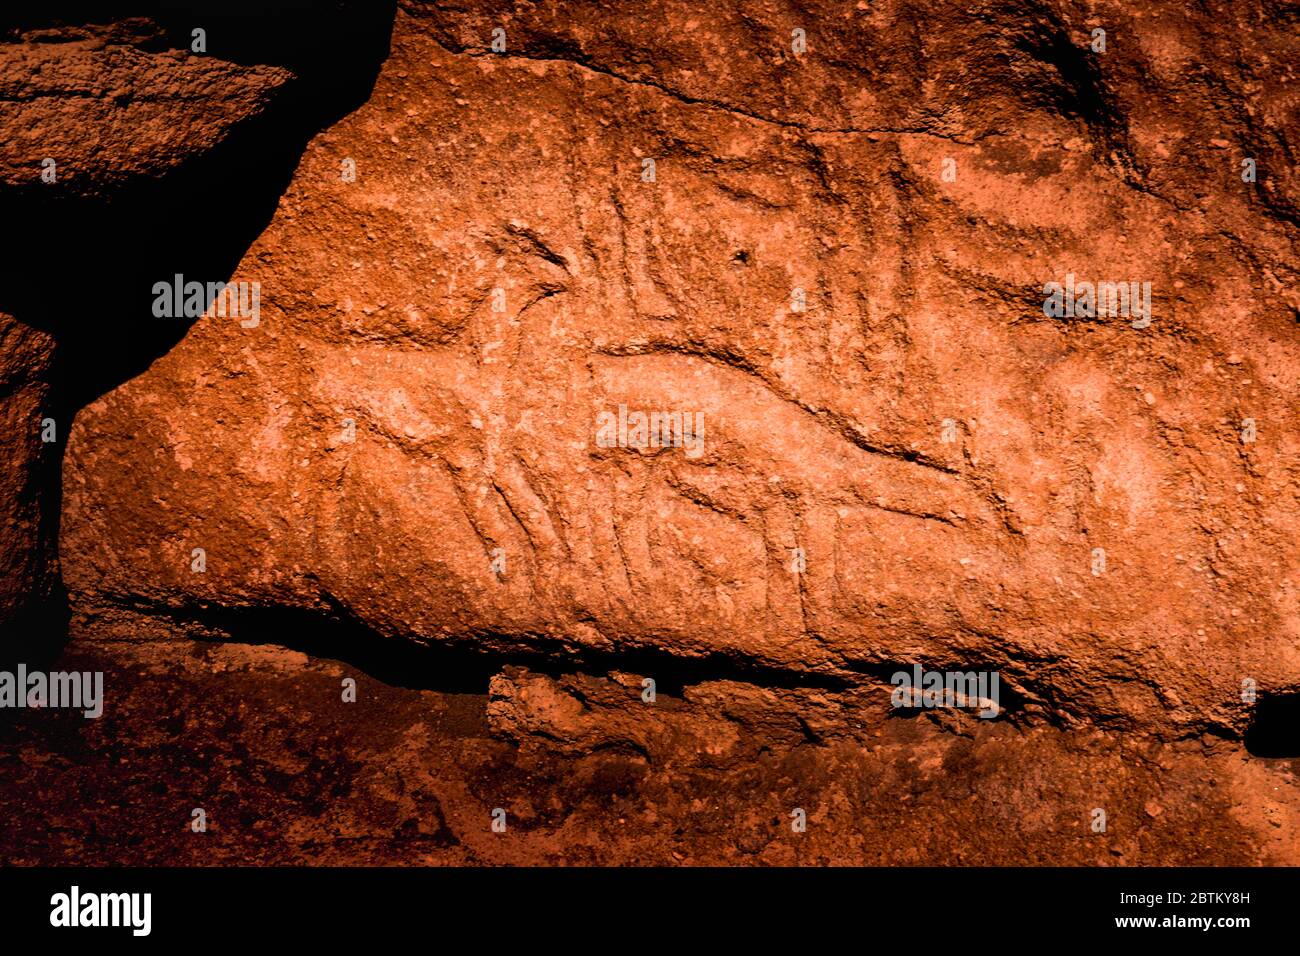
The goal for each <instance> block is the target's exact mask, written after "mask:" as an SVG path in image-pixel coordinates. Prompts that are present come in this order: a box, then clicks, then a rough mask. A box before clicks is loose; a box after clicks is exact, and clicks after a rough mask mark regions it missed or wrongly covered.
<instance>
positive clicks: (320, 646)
mask: <svg viewBox="0 0 1300 956" xmlns="http://www.w3.org/2000/svg"><path fill="white" fill-rule="evenodd" d="M148 613H149V614H151V615H155V616H162V615H167V616H168V617H169V618H170V619H171V620H172V621H174V622H175V623H177V624H178V625H181V626H182V627H184V629H185V630H186V631H187V632H192V633H196V634H197V633H201V632H203V631H207V632H208V633H210V634H212V635H213V638H212V639H213V640H230V641H235V642H238V643H241V644H267V645H275V646H278V647H286V648H288V649H290V650H294V651H300V652H302V653H304V654H307V655H309V656H310V657H313V658H326V659H329V660H334V661H339V662H341V663H345V664H349V665H351V666H352V667H355V668H356V669H357V670H359V671H362V672H364V673H366V674H368V675H370V676H371V677H374V678H375V679H377V680H380V681H383V682H384V683H385V684H388V685H390V686H393V687H404V688H407V689H410V690H435V691H441V692H444V693H454V694H485V693H487V689H488V681H489V680H490V679H491V678H492V677H493V676H494V675H496V674H499V673H500V672H501V670H502V668H503V667H506V666H508V665H515V666H519V667H526V668H528V669H529V670H532V671H536V672H537V673H541V674H547V675H550V676H552V677H559V676H562V675H565V674H578V673H581V674H592V675H597V676H605V675H608V674H609V673H610V672H612V671H620V672H623V673H628V674H635V675H638V676H644V677H652V678H654V681H655V692H656V693H657V694H660V695H663V696H667V697H681V696H682V693H683V691H684V690H685V688H687V687H690V686H693V685H695V684H701V683H705V682H708V681H721V680H726V681H736V682H740V683H747V684H754V685H756V686H760V687H769V688H774V689H778V690H790V689H795V688H809V689H815V690H823V691H839V690H845V689H848V688H849V687H850V682H849V681H847V680H845V679H843V678H839V677H835V676H832V675H825V674H810V673H804V672H796V671H788V670H782V669H780V668H775V667H770V666H767V665H764V664H762V663H761V662H758V661H753V660H749V659H746V658H742V657H733V656H728V655H724V654H711V655H708V656H703V657H692V658H687V657H680V656H677V655H674V654H671V653H669V652H667V651H663V650H658V649H655V648H638V647H625V648H620V649H618V650H614V651H595V650H590V649H583V650H581V651H575V652H573V653H569V654H557V651H556V648H555V643H554V639H552V638H547V637H546V636H545V635H537V636H536V637H532V638H530V637H529V636H528V635H518V634H511V635H510V637H509V640H508V641H497V640H495V639H494V638H495V637H496V635H493V634H482V635H466V636H465V637H464V638H462V639H460V640H449V639H446V638H440V639H439V640H437V641H436V642H431V643H428V644H421V643H418V642H417V640H416V639H414V638H410V637H406V636H403V637H388V636H385V635H383V634H381V633H379V632H378V631H376V630H374V629H373V628H371V627H370V626H369V625H367V624H366V623H365V622H364V621H361V620H359V619H358V618H356V617H355V616H354V615H352V614H351V613H349V612H348V610H347V609H346V608H343V607H341V606H336V607H335V608H334V609H333V610H332V611H330V612H321V611H313V610H309V609H305V608H291V607H282V606H265V607H261V606H259V607H223V606H220V605H205V606H203V607H197V606H196V607H192V608H172V609H165V608H160V607H157V606H155V605H149V606H148ZM494 644H496V645H498V646H505V645H507V644H508V645H509V647H510V650H509V652H508V653H506V652H505V651H503V650H485V649H483V648H484V647H491V646H492V645H494ZM636 692H637V693H638V694H639V693H640V690H639V689H638V690H637V691H636Z"/></svg>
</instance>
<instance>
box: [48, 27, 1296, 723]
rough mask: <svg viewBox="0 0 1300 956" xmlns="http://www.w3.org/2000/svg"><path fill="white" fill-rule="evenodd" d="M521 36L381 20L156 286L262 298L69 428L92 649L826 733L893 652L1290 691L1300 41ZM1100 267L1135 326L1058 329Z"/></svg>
mask: <svg viewBox="0 0 1300 956" xmlns="http://www.w3.org/2000/svg"><path fill="white" fill-rule="evenodd" d="M963 6H964V7H965V8H964V9H963ZM508 10H509V5H505V4H501V5H499V9H498V8H497V7H495V6H494V5H492V4H482V5H478V6H477V7H476V8H474V9H465V8H460V7H451V8H445V7H441V8H435V7H434V6H432V5H429V6H426V5H423V4H403V6H402V8H401V9H399V11H398V14H397V17H396V20H395V22H394V24H393V35H392V50H391V55H390V56H389V57H388V58H387V60H386V61H385V62H384V64H383V67H382V70H381V72H380V74H379V77H378V79H377V81H376V83H375V87H374V90H373V92H372V93H371V95H370V96H369V99H368V101H367V102H366V103H365V104H364V105H363V106H361V107H360V108H358V109H357V110H356V111H355V112H353V113H351V114H350V115H348V116H347V117H346V118H344V119H342V120H341V121H339V122H338V123H336V124H334V125H332V126H330V127H329V128H328V129H325V130H324V131H323V132H321V133H320V134H319V135H317V136H316V137H315V138H314V139H312V140H311V142H310V144H309V145H308V146H307V148H306V150H305V152H304V153H303V155H302V157H301V161H300V163H299V165H298V167H297V170H296V172H295V173H294V174H293V178H292V182H291V183H290V185H289V186H288V188H287V190H286V191H285V192H284V194H283V196H282V197H281V198H280V201H279V205H278V208H277V210H276V212H275V214H274V216H273V217H272V219H271V221H270V223H269V225H268V226H267V227H266V229H265V231H264V232H263V233H262V234H261V235H260V236H259V237H258V238H257V239H256V241H255V242H253V244H252V246H251V247H250V248H249V249H248V250H247V253H246V254H245V255H244V257H243V259H242V261H241V262H240V263H239V265H238V267H237V268H236V269H235V270H234V273H233V275H187V276H185V277H184V278H185V280H187V281H200V282H207V281H212V280H227V279H228V280H229V281H231V282H235V283H245V284H246V285H244V286H242V287H241V288H243V289H244V290H245V292H246V294H247V293H248V292H249V291H252V290H254V289H255V291H256V294H257V297H258V298H257V299H256V302H257V304H258V309H257V311H256V313H254V312H252V311H245V312H241V313H239V314H227V315H225V316H222V315H218V314H216V309H215V308H213V309H210V310H209V313H208V314H207V315H205V316H204V317H203V318H201V319H200V320H199V321H197V322H196V323H195V324H194V325H193V327H192V328H191V329H190V330H189V331H188V333H187V334H186V335H185V336H184V338H183V340H182V341H180V343H179V344H178V345H177V346H176V347H175V348H174V349H172V350H171V351H170V352H168V353H167V354H166V355H164V356H162V357H161V358H159V359H158V360H157V361H156V362H154V364H153V365H152V366H151V367H150V368H149V369H148V370H147V371H146V372H145V373H144V374H141V375H139V376H138V377H136V378H133V379H132V380H130V381H128V382H126V383H125V384H122V385H121V386H120V387H118V388H115V389H113V390H112V391H110V392H109V393H108V394H106V395H104V396H103V397H102V398H99V399H98V400H96V401H94V402H93V403H91V404H90V405H89V406H87V407H86V408H85V409H84V410H83V411H82V412H81V413H80V414H79V415H78V416H77V419H76V423H75V426H74V429H73V434H72V437H71V439H70V443H69V447H68V451H67V460H66V462H65V469H64V496H65V502H64V511H63V531H62V539H61V543H60V548H61V556H62V563H63V573H64V579H65V582H66V584H67V587H68V588H69V591H70V593H71V600H72V607H73V610H74V612H75V613H76V615H77V617H78V620H79V621H80V623H81V626H82V627H84V628H85V629H87V630H93V631H96V632H99V633H108V634H122V635H129V634H135V633H140V632H141V629H143V630H145V631H149V632H151V633H203V632H211V631H218V632H220V631H228V630H229V628H228V627H227V626H226V625H225V624H224V623H222V622H224V621H229V620H233V619H237V615H238V613H239V612H240V611H242V610H244V609H253V608H266V607H283V608H296V609H305V610H309V611H319V612H321V614H323V615H329V616H332V617H335V618H340V617H341V618H345V619H347V620H349V621H351V622H353V623H354V624H356V625H357V626H358V627H359V628H361V629H364V630H366V631H369V632H374V633H377V634H379V635H382V636H385V637H391V638H400V639H405V640H411V641H416V642H421V643H428V644H435V643H438V644H443V643H454V644H458V645H461V646H467V647H473V648H476V649H480V650H486V651H491V652H495V653H501V654H505V655H510V654H528V655H540V656H542V657H552V658H556V659H561V660H563V659H569V660H576V661H583V660H589V661H603V662H613V663H615V664H617V663H618V662H619V661H620V660H623V659H636V660H641V661H650V662H657V665H655V664H652V665H649V666H647V667H643V668H641V669H640V670H639V671H638V672H639V673H653V671H654V666H662V667H665V668H671V667H673V666H677V665H678V664H680V663H681V662H692V663H693V664H695V665H699V664H703V665H708V666H712V667H714V668H715V669H716V670H717V671H718V676H719V678H720V679H721V678H736V679H740V680H742V681H743V680H745V679H746V678H747V677H748V678H752V679H753V680H755V681H757V682H760V683H763V682H766V683H769V684H776V685H798V684H799V683H800V682H805V681H811V682H812V684H813V685H814V686H818V687H820V688H821V693H820V698H821V701H822V705H824V707H825V708H827V713H829V714H830V716H829V717H828V718H827V719H826V720H825V721H824V723H825V724H826V726H828V727H835V726H842V727H846V728H847V727H849V726H851V724H852V723H853V721H854V720H855V719H857V717H858V716H860V715H861V714H863V713H868V712H871V711H873V710H874V709H875V708H877V707H878V708H880V709H881V711H883V710H884V709H885V708H886V707H887V704H888V695H887V690H888V687H887V686H886V685H885V684H884V679H885V678H886V677H887V676H888V675H889V674H890V673H892V672H893V671H894V670H896V669H898V667H899V666H900V665H910V664H911V663H913V662H916V663H921V664H924V665H926V666H930V667H935V668H959V669H963V670H966V669H986V670H996V671H998V672H1000V674H1001V677H1002V681H1003V685H1004V688H1005V694H1006V697H1007V701H1009V704H1008V706H1007V710H1008V712H1009V714H1010V715H1011V716H1012V717H1013V718H1015V719H1018V720H1025V721H1029V722H1033V721H1050V722H1056V723H1065V724H1071V723H1085V724H1086V723H1092V724H1098V725H1103V726H1107V725H1113V726H1117V727H1122V728H1125V729H1127V730H1130V731H1135V732H1140V733H1143V734H1150V735H1152V736H1156V737H1164V738H1176V737H1183V736H1189V735H1194V734H1200V733H1207V732H1208V733H1213V734H1223V735H1231V736H1236V735H1238V734H1240V733H1241V732H1242V731H1243V729H1244V728H1245V726H1246V723H1247V721H1248V719H1249V712H1250V708H1249V706H1248V704H1247V703H1244V702H1243V695H1242V688H1243V681H1247V680H1249V681H1253V682H1254V683H1255V685H1257V686H1258V688H1259V689H1260V690H1261V691H1262V692H1264V693H1267V694H1275V695H1276V694H1285V693H1294V692H1296V691H1300V558H1298V557H1297V553H1296V549H1295V547H1294V544H1295V540H1296V536H1297V532H1298V531H1300V510H1298V509H1297V495H1298V493H1300V467H1298V465H1297V462H1298V458H1297V455H1298V454H1300V419H1297V415H1296V411H1297V406H1296V399H1295V396H1296V394H1297V387H1298V386H1300V382H1298V381H1297V379H1298V377H1300V330H1298V329H1297V299H1296V292H1295V289H1296V285H1295V283H1296V278H1297V271H1296V267H1295V263H1296V261H1297V260H1296V255H1295V253H1296V244H1295V243H1296V237H1297V232H1296V229H1297V199H1298V198H1300V184H1297V180H1296V178H1295V173H1294V168H1295V161H1296V156H1295V149H1296V147H1295V143H1294V134H1295V130H1296V123H1297V98H1296V93H1295V88H1294V84H1293V83H1289V82H1288V81H1289V80H1290V78H1291V74H1292V72H1293V70H1294V62H1295V59H1296V57H1295V54H1296V48H1297V41H1296V30H1295V27H1296V23H1295V16H1294V12H1292V13H1291V14H1289V15H1288V14H1286V13H1285V12H1279V11H1275V10H1273V9H1272V8H1270V7H1267V6H1266V5H1254V4H1252V5H1247V6H1246V7H1240V6H1237V7H1234V8H1233V9H1232V11H1231V12H1230V13H1227V14H1221V13H1215V14H1213V15H1210V14H1208V13H1206V14H1196V15H1189V14H1188V13H1187V11H1185V10H1184V9H1183V8H1182V7H1181V6H1178V5H1173V4H1165V5H1159V4H1158V5H1155V6H1154V7H1152V8H1151V10H1150V12H1147V13H1143V14H1136V13H1132V12H1128V11H1126V10H1123V9H1121V8H1119V7H1110V6H1107V7H1087V8H1085V7H1084V6H1083V5H1074V4H1057V3H1029V4H1020V5H1012V6H1007V5H1005V4H996V5H990V6H988V7H987V8H980V9H973V8H970V7H969V5H960V4H946V3H940V4H937V5H936V4H927V5H926V6H925V7H924V8H923V9H921V8H915V7H913V6H911V5H908V4H893V3H878V4H871V5H867V4H858V5H856V6H855V5H852V4H814V5H813V6H811V7H810V6H803V7H801V8H799V9H798V10H795V9H787V8H784V7H781V6H777V5H767V6H762V7H758V8H755V9H753V10H747V11H746V12H745V13H743V14H742V13H741V12H739V11H738V10H733V9H723V10H711V11H709V13H708V15H705V14H703V13H700V12H699V11H698V8H696V7H695V6H694V5H691V4H685V3H665V4H662V5H657V6H656V7H655V9H654V11H653V15H651V14H650V13H649V12H647V11H644V10H642V9H641V8H635V10H633V8H626V7H624V6H620V5H610V6H609V7H605V6H602V5H599V4H583V3H570V4H563V5H558V6H552V7H550V8H548V11H549V12H547V11H542V10H530V11H528V12H526V13H513V14H512V13H509V12H508ZM1225 15H1226V16H1230V17H1234V18H1236V22H1235V23H1234V24H1233V25H1232V29H1226V28H1225V26H1224V24H1223V22H1222V19H1221V17H1222V16H1225ZM497 28H501V29H502V30H504V34H500V33H494V30H496V29H497ZM1096 29H1104V30H1105V34H1106V38H1105V49H1104V51H1102V50H1101V49H1099V48H1098V49H1094V47H1096V45H1097V43H1098V40H1097V39H1096V34H1094V30H1096ZM798 31H802V33H799V32H798ZM1246 35H1249V36H1250V38H1251V39H1250V43H1251V44H1252V50H1251V53H1250V55H1249V57H1246V58H1244V59H1243V58H1242V57H1241V56H1240V52H1241V51H1240V47H1239V45H1238V44H1239V43H1240V42H1242V40H1241V37H1243V36H1246ZM502 36H503V37H504V39H502ZM803 37H806V49H805V48H802V47H799V48H798V49H796V47H798V44H799V42H800V40H801V38H803ZM494 38H495V39H496V40H497V42H498V46H500V44H501V43H504V50H503V51H495V50H493V48H492V44H493V42H494ZM799 50H802V52H799ZM1243 64H1248V65H1243ZM1252 170H1253V174H1252V173H1251V171H1252ZM353 172H355V175H353ZM1067 277H1069V278H1067ZM156 280H157V281H160V282H166V283H170V282H172V280H173V276H172V275H171V274H166V273H163V272H161V271H160V272H159V274H158V275H157V276H156ZM1121 282H1122V283H1129V282H1132V283H1137V284H1138V285H1137V288H1139V289H1141V288H1142V287H1143V284H1144V283H1149V284H1150V286H1149V288H1150V313H1149V317H1148V316H1144V314H1143V313H1142V311H1141V310H1139V309H1137V308H1136V305H1135V307H1134V309H1133V310H1131V311H1130V312H1129V313H1120V314H1116V315H1109V316H1108V315H1094V316H1088V315H1086V314H1082V313H1078V314H1074V315H1070V316H1062V317H1054V316H1049V315H1047V314H1045V309H1044V300H1045V299H1046V298H1047V295H1045V285H1046V284H1047V283H1060V284H1063V285H1064V284H1067V283H1068V284H1071V285H1081V284H1082V283H1121ZM254 284H256V287H254ZM124 294H126V295H129V297H130V303H131V308H133V309H136V310H138V311H139V313H140V314H141V315H147V314H148V310H149V309H150V308H151V305H152V302H153V297H154V296H155V295H156V294H157V293H155V292H154V291H153V290H152V288H151V289H149V290H148V292H147V293H146V290H144V289H143V288H135V289H131V290H124ZM1135 301H1136V300H1135ZM250 304H251V303H250ZM158 321H160V322H167V321H177V320H167V319H160V320H158ZM651 412H655V413H673V414H675V413H682V414H684V415H685V416H686V419H685V420H686V421H687V422H689V423H690V425H691V426H693V429H694V430H693V431H691V432H689V433H688V434H686V435H685V436H683V435H682V434H681V433H680V432H679V433H678V435H677V437H678V438H679V439H681V438H683V437H684V438H685V440H684V441H680V442H677V443H674V442H672V441H669V442H667V444H668V445H669V447H636V446H637V444H638V436H637V431H636V428H637V422H638V418H637V415H638V413H651ZM621 420H622V421H626V422H629V423H630V433H626V432H624V431H622V430H620V427H619V425H618V423H619V422H620V421H621ZM610 422H614V423H615V424H614V425H613V426H612V428H611V426H610ZM697 440H698V441H697ZM674 445H680V446H681V447H674ZM232 613H233V614H234V615H236V617H235V618H232V617H231V616H230V615H231V614H232ZM223 615H224V616H223ZM630 669H631V668H630ZM516 686H517V685H516V684H514V683H512V682H505V683H503V684H502V685H501V688H500V690H501V694H500V695H499V696H501V695H504V697H507V698H508V697H509V695H510V693H511V690H510V688H512V687H516ZM724 696H725V695H724ZM742 696H743V695H742ZM864 700H865V701H867V703H863V701H864ZM497 712H498V713H499V714H502V715H507V717H508V718H509V719H511V720H515V721H516V722H517V721H518V720H522V719H523V718H521V717H519V714H520V713H521V711H520V708H519V707H518V706H514V705H511V704H510V703H509V701H508V700H507V701H505V703H502V704H501V705H500V706H499V707H498V710H497ZM509 715H514V716H509ZM503 719H504V718H503Z"/></svg>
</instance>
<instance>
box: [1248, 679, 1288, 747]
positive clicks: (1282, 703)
mask: <svg viewBox="0 0 1300 956" xmlns="http://www.w3.org/2000/svg"><path fill="white" fill-rule="evenodd" d="M1246 752H1247V753H1249V754H1250V755H1251V756H1252V757H1272V758H1281V759H1294V758H1296V757H1300V694H1267V695H1264V696H1261V697H1260V699H1259V704H1258V705H1257V706H1256V707H1255V717H1254V719H1253V720H1252V721H1251V722H1250V727H1248V728H1247V730H1246Z"/></svg>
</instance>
